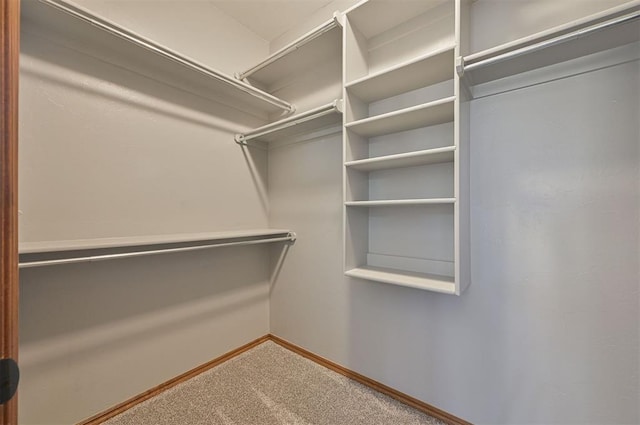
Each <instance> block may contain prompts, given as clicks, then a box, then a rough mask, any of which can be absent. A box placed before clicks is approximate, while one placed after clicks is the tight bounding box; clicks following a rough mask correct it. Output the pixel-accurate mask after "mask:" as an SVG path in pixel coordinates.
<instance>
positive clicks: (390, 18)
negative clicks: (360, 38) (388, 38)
mask: <svg viewBox="0 0 640 425" xmlns="http://www.w3.org/2000/svg"><path fill="white" fill-rule="evenodd" d="M447 1H450V0H419V1H402V2H401V3H402V4H401V7H393V6H394V5H393V4H392V3H393V2H390V1H389V0H369V1H367V2H360V3H358V4H357V5H355V6H354V7H352V8H351V9H348V10H347V11H346V12H345V13H346V15H347V17H348V18H349V21H351V23H352V24H353V25H355V27H356V28H358V30H359V31H360V32H361V33H362V35H364V36H365V37H366V38H368V39H370V38H373V37H375V36H376V35H379V34H381V33H383V32H385V31H388V30H390V29H391V28H394V27H397V26H398V25H400V24H402V23H403V22H406V21H408V20H409V19H411V18H414V17H416V16H418V15H421V14H423V13H425V12H426V11H427V10H429V9H433V8H434V7H436V6H438V5H440V4H442V3H446V2H447ZM398 6H400V5H398Z"/></svg>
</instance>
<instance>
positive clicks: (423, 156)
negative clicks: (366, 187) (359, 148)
mask: <svg viewBox="0 0 640 425" xmlns="http://www.w3.org/2000/svg"><path fill="white" fill-rule="evenodd" d="M455 150H456V147H455V146H446V147H443V148H436V149H425V150H420V151H413V152H406V153H400V154H394V155H384V156H379V157H374V158H367V159H360V160H354V161H348V162H345V164H344V165H345V166H346V167H348V168H350V169H353V170H357V171H364V172H369V171H379V170H387V169H391V168H402V167H415V166H420V165H429V164H439V163H443V162H453V159H454V153H455Z"/></svg>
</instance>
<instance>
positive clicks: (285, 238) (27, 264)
mask: <svg viewBox="0 0 640 425" xmlns="http://www.w3.org/2000/svg"><path fill="white" fill-rule="evenodd" d="M295 240H296V234H295V233H294V232H289V233H288V234H287V236H283V237H279V238H265V239H254V240H247V241H236V242H224V243H218V244H210V245H196V246H184V247H179V248H165V249H153V250H146V251H134V252H123V253H119V254H104V255H92V256H86V257H73V258H61V259H55V260H41V261H26V262H22V263H18V267H19V268H21V269H26V268H31V267H45V266H55V265H62V264H75V263H88V262H94V261H106V260H117V259H122V258H130V257H144V256H147V255H156V254H170V253H175V252H188V251H199V250H203V249H211V248H222V247H226V246H239V245H258V244H264V243H272V242H295Z"/></svg>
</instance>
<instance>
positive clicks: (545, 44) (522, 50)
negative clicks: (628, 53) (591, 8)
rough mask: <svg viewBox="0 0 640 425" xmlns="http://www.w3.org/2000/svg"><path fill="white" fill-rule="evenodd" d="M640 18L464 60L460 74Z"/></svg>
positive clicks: (638, 13) (631, 15) (631, 16)
mask: <svg viewBox="0 0 640 425" xmlns="http://www.w3.org/2000/svg"><path fill="white" fill-rule="evenodd" d="M638 18H640V11H635V12H633V13H629V14H627V15H623V16H619V17H617V18H614V19H610V20H608V21H604V22H600V23H598V24H595V25H591V26H589V27H586V28H582V29H579V30H576V31H573V32H570V33H568V34H564V35H560V36H557V37H554V38H551V39H549V40H545V41H541V42H538V43H535V44H531V45H529V46H525V47H521V48H519V49H515V50H512V51H510V52H506V53H502V54H499V55H496V56H493V57H489V58H486V59H482V60H480V61H478V62H472V63H469V64H465V63H464V59H463V63H462V66H459V67H458V74H459V75H460V76H462V75H463V74H464V73H465V72H470V71H474V70H476V69H479V68H484V67H487V66H490V65H494V64H496V63H500V62H504V61H507V60H509V59H514V58H517V57H519V56H523V55H526V54H529V53H534V52H537V51H539V50H543V49H546V48H549V47H553V46H556V45H558V44H562V43H566V42H568V41H572V40H576V39H578V38H581V37H585V36H587V35H590V34H593V33H595V32H598V31H602V30H605V29H607V28H610V27H613V26H617V25H621V24H626V23H629V22H632V21H634V20H636V19H638Z"/></svg>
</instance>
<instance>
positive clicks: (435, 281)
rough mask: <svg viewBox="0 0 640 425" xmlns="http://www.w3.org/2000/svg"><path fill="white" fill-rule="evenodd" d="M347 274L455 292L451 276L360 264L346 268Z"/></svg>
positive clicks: (394, 283) (449, 292)
mask: <svg viewBox="0 0 640 425" xmlns="http://www.w3.org/2000/svg"><path fill="white" fill-rule="evenodd" d="M344 274H345V275H347V276H351V277H357V278H360V279H366V280H373V281H376V282H384V283H391V284H393V285H400V286H408V287H411V288H417V289H424V290H427V291H434V292H441V293H443V294H455V293H456V284H455V282H454V280H453V278H452V277H448V276H438V275H432V274H426V273H413V272H405V271H402V270H396V269H387V268H382V267H373V266H361V267H357V268H355V269H351V270H347V271H346V272H345V273H344Z"/></svg>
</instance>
